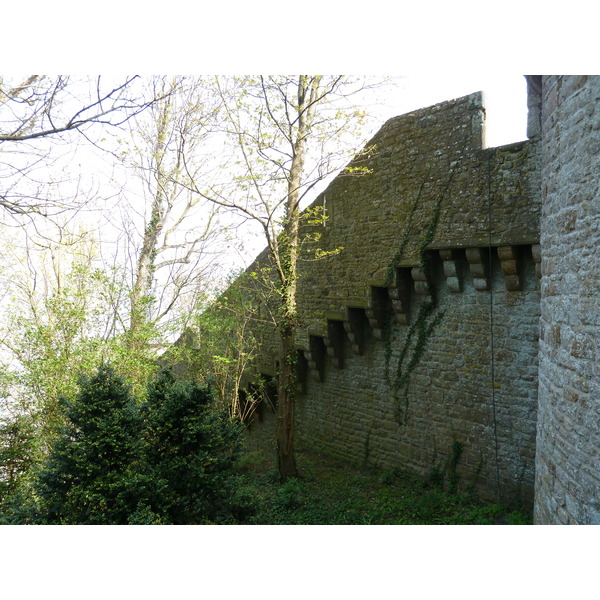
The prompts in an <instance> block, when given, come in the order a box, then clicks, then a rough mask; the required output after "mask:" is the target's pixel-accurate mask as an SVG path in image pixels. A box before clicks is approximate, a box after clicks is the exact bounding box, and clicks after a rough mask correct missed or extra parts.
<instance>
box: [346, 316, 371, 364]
mask: <svg viewBox="0 0 600 600" xmlns="http://www.w3.org/2000/svg"><path fill="white" fill-rule="evenodd" d="M365 318H366V317H365V316H364V309H362V308H351V307H349V308H348V309H347V313H346V318H345V319H344V329H345V330H346V334H347V335H348V339H349V340H350V346H351V347H352V352H354V354H359V355H360V354H362V353H363V352H364V344H365V335H364V327H363V321H364V319H365Z"/></svg>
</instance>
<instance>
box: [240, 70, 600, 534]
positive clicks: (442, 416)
mask: <svg viewBox="0 0 600 600" xmlns="http://www.w3.org/2000/svg"><path fill="white" fill-rule="evenodd" d="M528 85H529V101H528V102H529V106H530V118H529V124H528V130H529V133H530V137H531V138H532V139H530V140H529V141H526V142H519V143H516V144H511V145H508V146H503V147H500V148H483V147H482V143H481V142H482V139H483V137H484V133H483V124H484V122H483V119H484V111H483V107H482V98H481V95H480V94H473V95H471V96H467V97H465V98H459V99H457V100H453V101H450V102H445V103H442V104H439V105H436V106H433V107H430V108H427V109H423V110H419V111H415V112H413V113H410V114H408V115H403V116H400V117H397V118H395V119H392V120H390V121H389V122H388V123H386V124H385V126H384V127H383V128H382V129H381V131H380V132H379V133H378V134H377V135H376V136H375V138H374V139H373V140H372V142H371V144H374V145H375V150H374V151H373V152H372V154H371V156H370V158H369V159H368V161H367V163H366V164H364V165H363V166H367V167H369V168H370V169H371V170H372V172H371V174H369V175H367V176H364V177H361V178H351V177H348V176H341V177H338V178H337V179H336V180H335V181H334V182H333V183H332V184H331V185H330V186H329V187H328V188H327V190H326V191H325V192H324V193H323V194H322V195H321V196H320V197H319V198H318V199H317V201H316V204H317V205H321V206H323V207H324V210H325V212H326V214H327V216H328V219H327V221H326V222H325V225H324V226H322V227H320V228H319V231H318V233H320V234H321V240H320V242H319V244H320V247H321V248H322V249H324V250H326V251H327V250H335V249H336V248H340V247H343V248H344V249H343V251H341V252H339V253H337V254H335V255H331V256H328V257H327V258H325V259H323V260H321V261H317V262H314V261H312V262H308V261H306V262H301V266H300V277H299V288H298V307H299V311H300V320H301V323H302V326H301V327H299V328H298V332H297V334H298V344H299V347H300V348H302V350H303V353H302V355H301V360H300V368H299V382H300V386H299V389H300V390H301V394H300V395H299V397H298V400H297V413H296V414H297V442H298V445H299V446H300V447H302V446H304V447H308V448H311V449H314V450H319V451H322V452H325V453H327V454H330V455H331V456H334V457H338V458H341V459H345V460H348V461H353V462H356V463H361V464H367V465H376V466H378V467H381V468H389V469H392V468H399V469H407V470H410V471H412V472H414V473H418V474H421V475H423V476H427V475H428V474H429V473H431V471H432V469H442V470H443V468H444V467H447V466H448V464H449V461H450V459H451V456H452V447H453V444H456V443H457V442H458V443H459V444H461V445H462V449H463V451H462V455H461V458H460V460H459V463H458V467H457V471H458V474H459V476H460V481H461V486H466V485H474V486H476V487H477V489H478V490H479V491H480V493H481V494H482V495H483V496H484V497H487V498H490V499H497V498H498V495H500V497H501V498H502V499H503V500H509V501H510V500H519V501H522V502H524V503H525V504H526V505H527V504H529V505H531V504H533V502H534V488H535V519H536V522H538V523H594V524H600V360H599V358H600V334H599V332H600V308H599V306H600V303H599V298H600V270H599V255H598V248H599V247H600V198H599V197H598V195H599V190H600V186H599V184H598V173H600V108H599V106H600V103H599V100H600V77H580V76H577V77H559V76H544V77H543V78H541V77H539V76H532V77H529V78H528ZM540 221H541V239H540ZM310 250H311V249H310V248H309V247H306V248H305V251H307V252H310ZM312 250H314V248H312ZM265 264H267V257H266V255H265V254H263V256H261V257H260V258H259V259H258V261H257V263H256V264H255V265H253V267H252V268H253V269H259V268H260V267H261V266H264V265H265ZM255 334H256V336H257V338H258V339H259V341H260V342H261V344H262V352H261V354H260V357H259V361H258V368H259V370H260V371H262V372H263V373H265V374H273V373H274V372H275V370H274V367H273V365H276V364H277V356H278V346H277V336H276V331H275V330H274V329H273V328H268V327H266V326H264V325H262V326H260V327H257V328H256V330H255ZM311 374H312V377H311V376H310V375H311ZM269 427H274V419H273V418H272V415H271V417H267V416H265V417H264V419H263V423H262V424H259V425H256V424H255V425H253V426H252V430H253V431H252V434H251V436H250V439H251V443H258V441H257V440H259V439H261V436H263V435H264V434H265V428H269ZM264 439H267V440H269V441H268V443H269V444H272V439H273V437H272V434H269V435H268V436H267V437H266V438H264Z"/></svg>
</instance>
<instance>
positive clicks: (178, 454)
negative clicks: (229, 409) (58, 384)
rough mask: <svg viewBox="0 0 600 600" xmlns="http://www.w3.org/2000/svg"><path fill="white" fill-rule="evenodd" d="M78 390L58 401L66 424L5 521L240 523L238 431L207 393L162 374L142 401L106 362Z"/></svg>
mask: <svg viewBox="0 0 600 600" xmlns="http://www.w3.org/2000/svg"><path fill="white" fill-rule="evenodd" d="M79 387H80V389H79V393H78V394H77V395H76V396H75V397H74V398H72V399H70V400H64V404H65V406H66V413H65V414H66V424H65V425H64V426H63V427H62V429H61V431H60V433H59V435H58V437H57V439H56V441H55V442H54V444H53V447H52V450H51V452H50V454H49V456H48V458H47V460H46V461H45V462H44V464H43V465H42V466H41V467H40V468H39V470H38V472H37V473H36V475H35V477H34V478H33V481H32V482H31V484H30V485H29V486H28V489H25V488H22V489H20V490H17V493H15V494H14V495H13V497H12V510H11V515H10V516H9V517H10V518H9V519H8V520H9V521H11V522H25V523H45V524H170V523H174V524H194V523H210V522H237V521H239V520H240V519H243V518H245V516H246V514H247V513H248V511H249V509H250V508H251V507H252V502H251V498H249V497H244V496H243V494H242V493H241V492H240V490H239V489H238V487H239V485H238V484H239V479H238V478H237V477H236V476H234V475H233V474H232V471H231V467H232V465H233V462H234V460H235V458H236V457H237V454H238V452H239V449H240V443H241V430H240V426H239V425H238V424H236V423H233V422H231V421H230V420H229V419H228V417H227V415H226V414H224V413H222V412H218V411H216V410H215V409H214V406H213V403H212V394H211V391H210V389H209V388H208V387H203V386H199V385H198V384H191V383H180V382H177V381H176V380H175V379H174V377H173V376H172V375H171V374H169V373H164V374H163V375H161V376H160V377H159V378H158V379H157V380H155V381H154V382H152V383H151V385H150V386H149V390H148V395H147V401H146V402H145V403H143V404H140V402H139V401H138V399H137V398H136V397H135V396H134V395H133V394H132V392H131V389H130V387H128V386H127V385H126V384H125V382H124V380H123V378H122V377H120V376H119V375H118V374H117V373H116V372H115V370H114V369H113V368H112V367H110V366H107V365H103V366H101V367H100V368H99V369H98V371H97V373H95V374H94V375H93V376H88V377H83V378H82V379H81V381H80V384H79ZM26 492H28V493H26ZM28 495H29V498H28V499H27V500H26V499H25V498H26V497H27V496H28ZM5 520H7V517H6V516H5Z"/></svg>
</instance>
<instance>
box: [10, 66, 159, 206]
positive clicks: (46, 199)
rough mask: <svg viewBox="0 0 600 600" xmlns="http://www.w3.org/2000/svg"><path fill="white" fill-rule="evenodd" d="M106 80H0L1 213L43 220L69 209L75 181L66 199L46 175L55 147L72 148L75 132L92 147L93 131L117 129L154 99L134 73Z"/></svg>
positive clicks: (75, 192)
mask: <svg viewBox="0 0 600 600" xmlns="http://www.w3.org/2000/svg"><path fill="white" fill-rule="evenodd" d="M106 79H107V78H103V77H95V78H86V79H78V80H74V79H72V78H70V77H65V76H57V77H47V76H41V75H29V76H27V77H25V78H23V79H22V80H17V81H11V80H8V79H6V78H4V77H0V207H1V208H2V209H4V211H5V213H8V214H10V215H13V216H17V217H18V216H23V215H35V214H41V215H45V216H47V215H51V214H55V213H56V212H60V211H63V210H66V209H68V208H71V207H72V206H73V204H74V203H75V202H76V201H78V200H81V198H80V196H81V194H80V190H78V189H77V186H76V182H75V183H74V184H73V189H72V191H71V193H70V194H69V198H65V197H62V196H61V195H60V194H59V193H58V192H55V191H54V190H55V188H57V186H58V184H59V183H60V182H61V180H60V179H57V178H55V179H53V177H56V176H53V175H51V174H49V173H48V171H47V169H48V167H49V166H50V165H51V163H52V161H53V160H54V159H55V158H56V155H57V148H58V147H61V148H62V149H63V150H65V148H66V149H68V148H71V149H72V148H73V145H74V144H75V143H76V142H77V141H78V140H77V139H76V138H74V137H73V134H75V133H78V134H79V135H80V136H82V138H79V139H80V140H81V139H84V140H85V141H88V142H91V143H97V140H94V139H92V138H91V137H90V136H91V135H92V131H93V128H96V130H97V131H99V130H106V128H107V127H110V128H112V129H114V128H119V127H121V126H122V125H123V124H125V123H126V122H127V121H128V120H129V119H131V118H132V117H134V116H136V115H138V114H140V113H141V112H142V111H144V110H145V109H146V108H148V107H149V106H151V105H152V104H153V103H154V102H155V101H156V98H154V97H152V98H148V97H147V96H144V95H143V94H141V93H140V90H138V89H137V80H138V76H137V75H134V76H128V77H125V78H123V79H122V80H120V81H118V82H115V81H112V82H111V81H110V80H108V81H107V80H106ZM63 177H64V176H63ZM65 179H66V177H65ZM63 182H64V181H63ZM71 183H73V182H71Z"/></svg>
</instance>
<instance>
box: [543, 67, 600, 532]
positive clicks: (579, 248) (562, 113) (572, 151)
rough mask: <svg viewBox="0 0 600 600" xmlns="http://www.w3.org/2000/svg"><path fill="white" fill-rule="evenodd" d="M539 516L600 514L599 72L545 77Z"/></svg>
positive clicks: (596, 519) (572, 519)
mask: <svg viewBox="0 0 600 600" xmlns="http://www.w3.org/2000/svg"><path fill="white" fill-rule="evenodd" d="M542 101H543V103H542V164H543V167H542V177H543V182H544V184H543V189H544V194H543V212H542V227H541V272H542V298H541V324H540V369H539V421H538V434H537V454H536V483H535V487H536V492H535V493H536V501H535V520H536V522H537V523H557V524H558V523H561V524H568V523H580V524H592V523H593V524H600V434H599V423H600V369H599V367H598V364H599V363H598V356H599V351H600V333H599V325H600V302H599V299H600V267H599V255H598V248H600V197H599V192H598V173H600V156H599V148H600V132H599V130H598V124H599V123H600V77H581V76H577V77H575V76H571V77H544V78H543V98H542Z"/></svg>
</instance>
